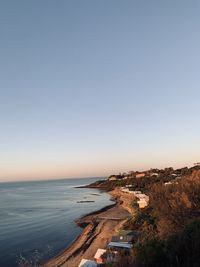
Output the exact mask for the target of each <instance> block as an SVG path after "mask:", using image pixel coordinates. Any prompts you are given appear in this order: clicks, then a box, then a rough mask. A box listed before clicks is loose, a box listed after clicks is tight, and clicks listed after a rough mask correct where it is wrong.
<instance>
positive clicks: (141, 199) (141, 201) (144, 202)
mask: <svg viewBox="0 0 200 267" xmlns="http://www.w3.org/2000/svg"><path fill="white" fill-rule="evenodd" d="M131 187H132V185H126V187H121V190H122V192H124V193H129V194H133V195H134V196H135V197H136V198H137V199H138V200H137V204H138V206H139V208H140V209H143V208H145V207H146V206H148V204H149V196H147V195H146V194H143V193H142V192H141V191H132V190H131Z"/></svg>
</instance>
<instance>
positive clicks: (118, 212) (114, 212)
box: [43, 189, 134, 267]
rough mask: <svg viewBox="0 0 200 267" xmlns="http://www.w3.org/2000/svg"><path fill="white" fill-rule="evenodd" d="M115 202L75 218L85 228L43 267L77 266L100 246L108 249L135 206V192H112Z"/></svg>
mask: <svg viewBox="0 0 200 267" xmlns="http://www.w3.org/2000/svg"><path fill="white" fill-rule="evenodd" d="M110 194H111V196H112V197H113V198H114V199H115V204H113V205H111V206H109V207H106V208H104V209H102V210H100V211H97V212H94V213H91V214H89V215H86V216H84V217H82V218H80V219H78V220H77V221H76V223H77V224H78V225H79V226H81V227H83V228H84V229H83V232H82V233H81V235H80V236H79V237H78V238H77V239H76V240H75V241H74V242H73V244H72V245H71V246H69V247H68V248H67V249H66V250H64V251H63V252H62V253H60V255H58V256H56V257H54V258H53V259H51V260H49V261H48V262H47V263H46V264H44V265H43V266H44V267H60V266H62V267H78V265H79V263H80V261H81V259H82V258H86V259H91V260H93V259H94V255H95V253H96V251H97V249H98V248H106V246H107V244H108V243H109V242H110V240H111V238H112V236H113V235H115V234H117V232H118V231H119V230H120V228H121V227H122V225H123V224H124V222H125V221H126V219H127V217H128V216H129V215H130V213H133V212H134V211H133V209H132V208H131V206H130V203H131V202H132V200H133V195H131V194H128V193H124V192H122V191H121V190H119V189H115V190H113V191H111V192H110Z"/></svg>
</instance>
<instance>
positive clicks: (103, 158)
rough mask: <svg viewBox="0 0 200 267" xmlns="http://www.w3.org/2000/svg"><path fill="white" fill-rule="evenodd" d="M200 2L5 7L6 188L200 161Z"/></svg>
mask: <svg viewBox="0 0 200 267" xmlns="http://www.w3.org/2000/svg"><path fill="white" fill-rule="evenodd" d="M199 14H200V2H199V1H197V0H192V1H186V0H178V1H173V0H169V1H160V0H157V1H155V0H152V1H148V0H146V1H136V0H135V1H130V0H126V1H122V0H121V1H118V0H109V1H108V0H101V1H94V0H84V1H81V0H79V1H74V0H71V1H70V0H69V1H64V0H63V1H62V0H61V1H52V0H44V1H39V0H34V1H33V0H30V1H25V0H18V1H14V0H13V1H10V0H8V1H1V3H0V39H1V40H0V181H8V180H24V179H27V180H28V179H47V178H50V179H51V178H65V177H72V178H73V177H89V176H104V175H109V174H112V173H116V172H123V171H129V170H138V169H139V170H142V169H147V168H151V167H166V166H173V167H179V166H185V165H192V164H193V163H194V162H196V161H199V160H200V140H199V139H200V123H199V121H200V117H199V116H200V50H199V48H200V16H199Z"/></svg>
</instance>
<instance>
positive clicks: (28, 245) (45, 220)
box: [0, 178, 111, 267]
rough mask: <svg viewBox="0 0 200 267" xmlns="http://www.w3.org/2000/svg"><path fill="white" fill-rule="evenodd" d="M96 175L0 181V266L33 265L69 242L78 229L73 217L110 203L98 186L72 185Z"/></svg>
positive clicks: (106, 195)
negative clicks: (38, 180) (45, 179)
mask: <svg viewBox="0 0 200 267" xmlns="http://www.w3.org/2000/svg"><path fill="white" fill-rule="evenodd" d="M98 179H99V178H98ZM98 179H97V178H96V179H94V178H89V179H66V180H57V181H40V182H36V181H34V182H16V183H0V266H1V267H15V266H20V263H21V262H25V261H28V262H30V263H32V265H34V264H35V263H37V262H40V261H41V260H42V261H44V260H46V259H49V258H51V257H52V256H54V255H56V254H58V253H59V252H60V251H62V250H63V249H64V248H66V246H68V245H70V244H71V243H72V242H73V240H74V239H75V238H76V237H77V236H78V235H79V234H80V233H81V231H82V229H81V228H79V227H78V226H77V225H76V224H75V223H74V220H75V219H76V218H79V217H80V216H82V215H84V214H87V213H89V212H92V211H95V210H98V209H100V208H102V207H104V206H107V205H109V204H111V201H110V197H109V195H108V194H106V193H104V192H100V191H99V190H98V189H88V188H87V189H85V188H84V189H82V188H81V189H76V188H74V187H76V186H79V185H84V184H85V185H86V184H89V183H91V182H94V181H95V180H98ZM83 200H86V201H88V200H89V201H94V202H90V203H77V201H83Z"/></svg>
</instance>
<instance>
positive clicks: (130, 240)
mask: <svg viewBox="0 0 200 267" xmlns="http://www.w3.org/2000/svg"><path fill="white" fill-rule="evenodd" d="M139 238H140V232H139V231H125V230H123V231H121V232H120V233H119V235H116V236H113V237H112V239H111V241H110V243H108V245H107V248H106V249H100V248H99V249H98V250H97V251H96V253H95V255H94V260H87V259H82V260H81V262H80V264H79V267H103V266H104V265H105V264H109V263H114V262H117V261H118V257H119V252H120V251H121V250H123V251H127V250H129V249H131V248H132V247H133V244H134V243H135V242H137V241H138V239H139Z"/></svg>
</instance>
